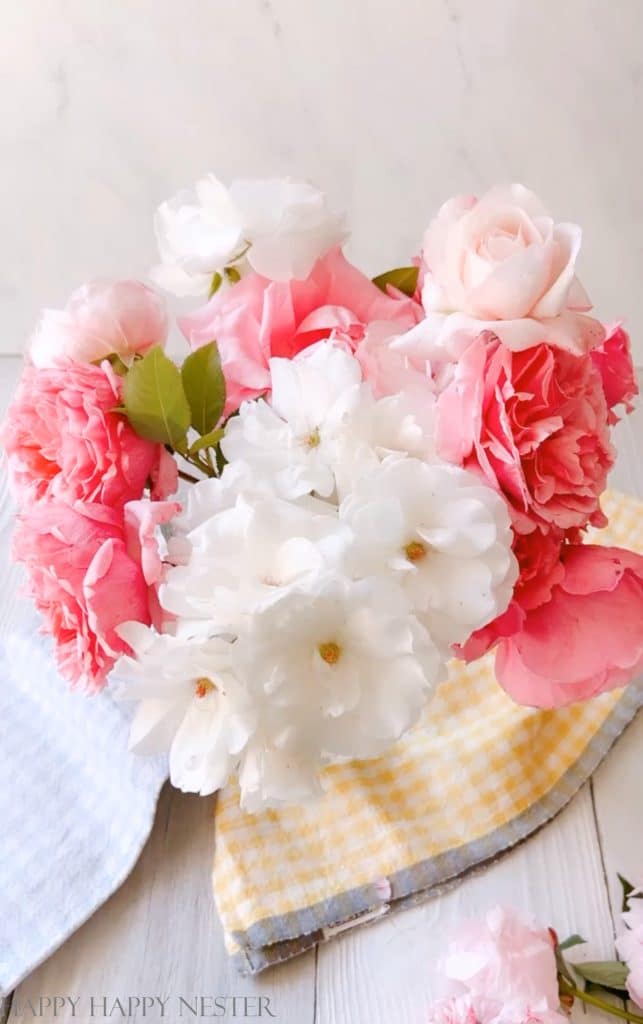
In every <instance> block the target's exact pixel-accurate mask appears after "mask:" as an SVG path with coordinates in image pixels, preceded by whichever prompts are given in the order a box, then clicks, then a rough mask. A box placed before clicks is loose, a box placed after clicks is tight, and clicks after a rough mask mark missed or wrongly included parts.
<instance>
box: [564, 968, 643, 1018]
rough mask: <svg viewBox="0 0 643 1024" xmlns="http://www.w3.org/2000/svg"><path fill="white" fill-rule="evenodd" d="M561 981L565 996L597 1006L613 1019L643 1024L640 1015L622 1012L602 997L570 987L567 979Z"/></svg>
mask: <svg viewBox="0 0 643 1024" xmlns="http://www.w3.org/2000/svg"><path fill="white" fill-rule="evenodd" d="M560 981H561V985H562V986H563V990H564V993H565V995H569V996H573V997H574V999H580V1000H581V1002H583V1003H588V1004H589V1005H590V1006H596V1007H598V1009H599V1010H603V1011H604V1012H605V1013H611V1014H612V1016H613V1017H620V1019H621V1020H629V1021H631V1022H632V1024H643V1017H641V1016H640V1015H639V1014H638V1013H630V1011H629V1010H622V1009H621V1008H620V1007H619V1006H614V1005H613V1004H612V1003H606V1002H605V1000H604V999H601V997H600V996H595V995H592V993H591V992H584V991H583V990H582V989H580V988H576V986H575V985H570V983H569V982H568V981H567V980H566V979H565V978H561V979H560Z"/></svg>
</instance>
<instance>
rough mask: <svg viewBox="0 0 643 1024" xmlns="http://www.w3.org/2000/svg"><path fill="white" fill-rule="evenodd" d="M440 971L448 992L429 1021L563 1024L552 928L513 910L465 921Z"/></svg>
mask: <svg viewBox="0 0 643 1024" xmlns="http://www.w3.org/2000/svg"><path fill="white" fill-rule="evenodd" d="M440 970H441V974H442V976H443V989H444V996H445V997H444V998H443V999H441V1000H440V1001H439V1002H437V1003H435V1004H434V1005H433V1006H432V1007H431V1009H430V1011H429V1017H428V1020H429V1021H430V1022H431V1024H501V1022H502V1024H510V1022H511V1024H527V1022H533V1024H537V1022H541V1024H564V1021H565V1017H563V1015H562V1014H561V1013H560V1012H559V1010H560V1001H559V996H558V978H557V970H556V959H555V955H554V944H553V942H552V939H551V936H550V933H549V931H548V930H546V929H540V928H535V927H533V926H532V925H529V924H526V923H524V922H523V921H521V920H520V919H519V918H518V917H517V916H516V915H515V914H514V913H513V912H512V911H509V910H503V909H502V908H500V907H495V908H494V909H492V910H490V911H488V912H487V914H486V915H485V918H484V920H480V921H465V922H463V923H462V925H461V926H460V928H459V929H458V931H457V933H456V934H455V935H454V936H453V938H452V939H451V941H450V943H449V945H448V947H447V951H446V953H445V954H444V956H443V958H442V960H441V962H440Z"/></svg>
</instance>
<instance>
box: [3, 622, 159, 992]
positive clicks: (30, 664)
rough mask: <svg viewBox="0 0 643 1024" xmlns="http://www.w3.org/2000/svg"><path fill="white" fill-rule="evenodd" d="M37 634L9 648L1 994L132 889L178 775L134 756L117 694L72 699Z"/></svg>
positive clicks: (11, 641) (8, 643)
mask: <svg viewBox="0 0 643 1024" xmlns="http://www.w3.org/2000/svg"><path fill="white" fill-rule="evenodd" d="M37 629H38V622H37V620H34V623H33V628H32V629H30V630H28V631H27V632H23V633H21V634H20V635H16V634H13V635H11V636H9V637H8V638H7V639H6V640H4V641H3V642H2V643H0V995H6V994H7V993H9V992H10V991H11V990H12V989H13V988H14V987H15V986H16V985H17V983H18V982H19V981H20V980H21V979H22V978H23V977H25V975H26V974H28V973H29V972H30V971H31V970H33V968H34V967H36V966H37V965H38V964H39V963H40V962H41V961H42V960H44V959H45V958H46V957H47V956H49V955H50V953H52V952H53V951H54V950H55V949H56V948H57V947H58V946H59V945H61V943H63V942H64V941H65V939H66V938H67V937H68V936H69V935H70V934H71V933H72V932H73V931H74V930H75V929H76V928H78V927H79V926H80V925H81V924H82V923H83V922H84V921H85V920H86V919H87V918H88V917H89V916H90V915H91V914H92V913H93V912H94V910H96V908H97V907H98V906H100V904H101V903H103V902H104V901H105V900H106V899H107V897H108V896H109V895H110V894H111V893H112V892H114V890H115V889H117V888H118V886H119V885H120V884H121V883H122V882H123V881H124V879H125V878H126V877H127V875H128V874H129V872H130V870H131V869H132V867H133V866H134V864H135V863H136V861H137V859H138V856H139V854H140V852H141V849H142V848H143V845H144V843H145V840H146V839H147V836H148V835H149V832H150V830H151V828H152V822H153V819H154V809H155V807H156V801H157V797H158V794H159V791H160V789H161V786H162V785H163V781H164V779H165V778H166V775H167V765H166V760H165V759H164V758H163V759H161V758H153V759H152V758H150V759H145V758H140V757H136V756H135V755H134V754H131V753H129V752H128V749H127V743H128V733H129V714H128V711H127V710H126V709H125V708H124V707H123V706H122V705H118V704H116V703H114V701H113V700H112V699H111V697H110V696H109V694H108V693H106V692H104V693H101V694H99V695H98V696H96V697H93V698H91V699H90V698H88V697H86V696H84V695H83V694H79V693H70V692H69V688H68V684H67V683H65V682H63V681H62V680H61V679H60V677H59V676H58V674H57V672H56V669H55V666H54V662H53V659H52V656H51V653H50V647H49V644H48V643H47V642H46V641H44V640H43V639H41V638H39V637H38V636H37Z"/></svg>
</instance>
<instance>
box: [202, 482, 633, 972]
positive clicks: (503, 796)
mask: <svg viewBox="0 0 643 1024" xmlns="http://www.w3.org/2000/svg"><path fill="white" fill-rule="evenodd" d="M603 507H604V510H605V512H606V513H607V515H608V517H609V520H610V526H609V529H607V530H603V531H600V533H597V534H596V535H595V536H594V537H593V538H592V539H593V540H594V541H599V542H601V543H606V544H617V545H620V546H623V547H629V548H633V549H634V550H637V551H639V552H643V502H641V501H639V500H637V499H635V498H629V497H626V496H624V495H619V494H616V493H613V492H612V493H609V494H607V495H606V496H605V500H604V502H603ZM642 703H643V685H642V684H640V683H635V684H632V685H631V686H630V687H628V688H627V689H626V690H618V691H613V692H611V693H606V694H604V695H602V696H601V697H598V698H596V699H594V700H592V701H588V702H586V703H584V704H577V705H575V706H573V707H568V708H560V709H558V710H555V711H538V710H535V709H533V708H525V707H520V706H518V705H516V704H514V703H513V702H512V701H511V699H510V698H509V697H508V696H507V695H506V694H505V693H504V692H503V691H502V690H501V689H500V687H499V686H498V684H497V682H496V681H495V678H494V674H493V660H492V659H490V658H489V657H487V658H485V659H483V660H482V661H480V662H478V663H476V664H474V665H471V666H469V667H464V666H462V665H461V664H456V663H453V665H452V668H451V672H450V675H449V679H448V681H447V682H446V683H445V684H444V685H443V686H442V687H441V688H440V690H439V692H438V695H437V697H436V698H435V700H434V701H433V702H432V704H431V706H430V708H429V710H428V712H427V716H426V720H425V723H424V724H423V726H420V727H419V728H418V729H416V730H415V731H414V732H413V733H412V734H410V735H409V736H407V737H406V738H405V739H404V740H402V741H401V742H400V743H398V744H397V745H396V746H395V748H394V749H393V750H392V751H391V752H390V753H389V754H387V755H386V756H385V757H381V758H379V759H378V760H375V761H362V762H353V763H351V764H344V765H341V766H334V767H332V768H329V769H328V770H327V771H326V783H327V793H326V794H325V796H324V797H323V798H322V799H321V800H320V801H319V802H317V803H315V804H314V805H312V806H310V807H304V808H288V809H285V810H280V811H267V812H264V813H260V814H255V815H247V814H244V813H243V812H242V811H241V810H240V809H239V794H238V791H237V788H236V786H230V787H228V788H227V789H226V790H225V791H224V792H223V793H221V794H220V795H219V800H218V802H217V809H216V822H215V837H216V842H215V856H214V876H213V877H214V893H215V898H216V902H217V905H218V908H219V913H220V915H221V919H222V921H223V926H224V929H225V933H226V943H227V947H228V950H229V952H230V953H231V955H232V956H233V958H234V960H235V961H236V964H237V966H238V967H239V968H240V969H241V970H242V971H243V972H244V973H245V972H255V971H260V970H262V969H263V968H265V967H267V966H269V965H270V964H273V963H276V962H278V961H280V960H285V959H287V958H289V957H292V956H295V955H297V954H298V953H301V952H303V951H304V950H305V949H307V948H308V947H310V946H312V945H313V944H314V943H316V942H319V941H320V940H323V939H327V938H330V937H331V936H333V935H334V934H336V933H337V932H338V931H343V930H344V929H345V928H349V927H353V926H355V925H359V924H362V923H366V922H367V921H370V920H372V919H373V918H376V917H379V916H381V915H383V914H386V913H389V912H391V911H393V910H397V909H399V908H401V907H404V906H408V905H410V904H412V903H415V902H417V901H419V900H420V899H426V898H428V897H430V896H433V895H436V894H437V893H438V892H439V891H440V890H441V889H442V888H444V887H445V885H447V884H452V883H453V882H454V880H455V879H457V878H458V876H461V875H462V874H463V873H464V872H466V871H467V870H468V869H470V868H472V867H474V866H475V865H479V864H482V863H483V862H485V861H489V860H491V859H493V858H495V857H497V856H498V855H499V854H500V853H501V852H502V851H503V850H507V849H508V848H509V847H511V846H513V845H514V844H515V843H517V842H518V841H519V840H521V839H524V838H525V836H527V835H529V833H530V832H533V831H534V829H537V828H538V827H539V826H540V825H542V824H543V823H544V822H546V821H548V820H549V819H550V818H551V817H553V815H555V814H556V813H557V812H558V811H560V810H561V808H562V807H563V806H564V805H565V804H566V803H567V802H568V801H569V799H570V798H571V797H572V796H573V794H574V793H575V792H576V791H577V790H578V789H579V787H580V786H581V785H582V784H583V783H584V782H585V781H586V779H587V778H588V777H589V776H590V775H591V774H592V772H593V771H594V769H595V768H596V767H597V765H598V764H599V763H600V761H601V760H602V758H603V757H604V756H605V754H606V753H607V751H608V750H609V748H610V747H611V745H612V744H613V742H614V740H615V739H616V738H617V736H618V735H619V734H620V732H621V731H622V730H623V728H624V727H625V726H626V725H627V724H628V722H630V721H631V719H632V718H633V717H634V715H635V713H636V711H637V709H638V708H639V706H640V705H641V704H642Z"/></svg>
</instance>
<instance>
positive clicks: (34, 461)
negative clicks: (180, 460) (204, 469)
mask: <svg viewBox="0 0 643 1024" xmlns="http://www.w3.org/2000/svg"><path fill="white" fill-rule="evenodd" d="M121 389H122V380H121V378H120V377H118V376H117V375H116V374H115V373H114V372H113V371H112V370H111V367H110V366H109V364H108V363H106V362H105V363H103V364H102V365H101V366H92V365H91V364H82V363H74V362H70V361H68V362H66V363H64V364H60V365H59V366H55V367H49V368H47V369H44V370H38V369H36V368H35V367H34V366H32V365H29V364H28V365H27V366H26V367H25V369H24V372H23V375H22V378H21V381H20V384H19V386H18V390H17V392H16V394H15V396H14V399H13V402H12V403H11V406H10V407H9V411H8V413H7V417H6V419H5V422H4V424H3V426H2V430H1V432H0V441H1V442H2V444H3V445H4V447H5V450H6V452H7V456H8V463H9V473H10V478H11V481H12V485H13V488H14V491H15V493H16V497H17V500H18V501H19V502H20V503H22V504H24V503H26V502H28V501H32V500H40V499H42V498H45V497H53V498H60V499H62V500H64V501H68V502H72V501H76V500H79V501H87V502H95V503H98V504H102V505H108V506H110V507H113V508H118V507H120V506H122V505H124V504H125V503H126V502H127V501H131V500H134V499H137V498H140V497H141V496H142V495H143V493H144V491H145V488H146V487H147V486H148V485H150V486H151V489H152V493H153V496H154V497H157V498H161V499H162V498H165V497H167V496H168V494H170V493H172V492H173V491H174V490H176V485H177V467H176V463H175V461H174V459H173V458H172V456H171V455H170V454H169V453H168V452H167V451H166V450H165V448H164V447H163V445H160V444H154V443H152V442H151V441H145V440H143V438H141V437H139V436H138V434H136V433H135V431H134V430H133V429H132V427H131V426H130V425H129V423H128V421H127V420H126V419H125V417H124V416H121V415H120V414H119V413H117V412H115V411H114V409H115V408H116V406H118V405H119V403H120V396H121Z"/></svg>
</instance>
